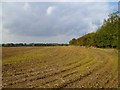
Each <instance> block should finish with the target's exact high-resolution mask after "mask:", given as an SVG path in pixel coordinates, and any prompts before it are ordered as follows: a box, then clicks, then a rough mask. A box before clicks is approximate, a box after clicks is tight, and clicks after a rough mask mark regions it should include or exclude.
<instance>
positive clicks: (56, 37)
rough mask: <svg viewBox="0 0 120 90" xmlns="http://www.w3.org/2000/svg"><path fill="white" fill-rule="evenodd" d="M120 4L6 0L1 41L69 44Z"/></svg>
mask: <svg viewBox="0 0 120 90" xmlns="http://www.w3.org/2000/svg"><path fill="white" fill-rule="evenodd" d="M117 5H118V4H117V2H3V3H2V10H1V9H0V17H2V31H0V32H2V43H11V42H12V43H19V42H22V43H31V42H32V43H38V42H39V43H69V41H70V40H71V39H72V38H78V37H80V36H83V35H85V34H87V33H91V32H95V31H96V30H97V29H98V28H99V27H100V26H101V25H102V23H103V20H104V19H105V18H108V15H109V14H110V13H112V12H115V11H117V9H118V6H117ZM0 6H1V4H0ZM1 11H2V13H1ZM0 27H1V25H0Z"/></svg>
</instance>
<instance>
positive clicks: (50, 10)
mask: <svg viewBox="0 0 120 90" xmlns="http://www.w3.org/2000/svg"><path fill="white" fill-rule="evenodd" d="M54 10H55V7H54V6H50V7H48V8H47V10H46V13H47V15H50V14H52V13H53V11H54Z"/></svg>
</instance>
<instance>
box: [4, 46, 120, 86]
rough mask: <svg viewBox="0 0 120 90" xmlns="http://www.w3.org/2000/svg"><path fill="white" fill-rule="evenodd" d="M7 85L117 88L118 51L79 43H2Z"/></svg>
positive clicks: (5, 83)
mask: <svg viewBox="0 0 120 90" xmlns="http://www.w3.org/2000/svg"><path fill="white" fill-rule="evenodd" d="M2 51H3V52H2V54H3V55H2V65H3V66H2V70H3V71H2V72H3V78H2V79H3V87H4V88H21V87H22V88H91V87H93V88H117V87H118V51H117V50H116V49H100V48H93V47H89V48H87V47H79V46H54V47H53V46H51V47H3V48H2Z"/></svg>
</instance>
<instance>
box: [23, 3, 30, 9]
mask: <svg viewBox="0 0 120 90" xmlns="http://www.w3.org/2000/svg"><path fill="white" fill-rule="evenodd" d="M23 8H24V9H25V10H27V9H29V8H30V5H29V3H28V2H26V3H25V4H24V6H23Z"/></svg>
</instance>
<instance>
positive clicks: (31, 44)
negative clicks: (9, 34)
mask: <svg viewBox="0 0 120 90" xmlns="http://www.w3.org/2000/svg"><path fill="white" fill-rule="evenodd" d="M1 46H2V47H18V46H68V44H58V43H29V44H27V43H16V44H15V43H6V44H5V43H4V44H2V45H1Z"/></svg>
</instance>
